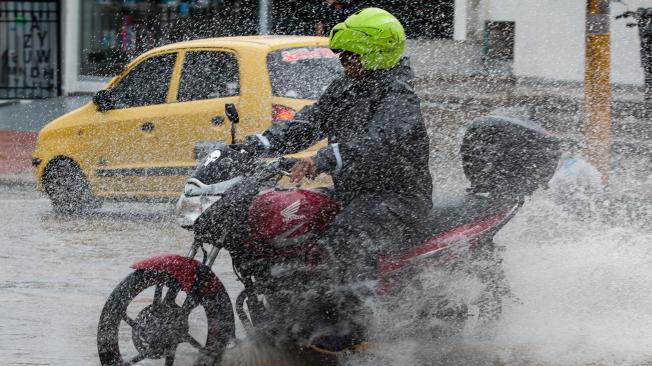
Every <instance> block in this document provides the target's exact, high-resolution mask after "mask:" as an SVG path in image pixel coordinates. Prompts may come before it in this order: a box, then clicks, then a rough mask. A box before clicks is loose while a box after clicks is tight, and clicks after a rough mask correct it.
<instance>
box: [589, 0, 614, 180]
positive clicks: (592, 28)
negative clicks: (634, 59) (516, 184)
mask: <svg viewBox="0 0 652 366" xmlns="http://www.w3.org/2000/svg"><path fill="white" fill-rule="evenodd" d="M610 56H611V52H610V36H609V0H587V2H586V54H585V57H586V60H585V74H584V101H585V117H584V118H585V120H584V127H583V133H584V138H585V140H586V156H587V158H588V160H589V162H591V164H593V165H594V166H595V167H596V168H597V169H598V170H599V171H600V173H601V174H602V179H603V181H604V182H605V183H607V182H608V180H609V171H610V166H611V145H612V142H611V82H610V71H611V65H610Z"/></svg>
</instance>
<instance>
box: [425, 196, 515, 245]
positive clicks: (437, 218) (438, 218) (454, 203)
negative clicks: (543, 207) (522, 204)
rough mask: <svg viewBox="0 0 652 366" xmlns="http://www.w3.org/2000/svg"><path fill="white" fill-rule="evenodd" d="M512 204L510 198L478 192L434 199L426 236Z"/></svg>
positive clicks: (494, 212)
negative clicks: (444, 198)
mask: <svg viewBox="0 0 652 366" xmlns="http://www.w3.org/2000/svg"><path fill="white" fill-rule="evenodd" d="M512 206H513V203H512V202H509V201H508V200H505V199H497V198H494V197H492V196H489V195H484V194H476V193H467V194H464V195H458V196H453V197H451V198H447V199H446V200H439V201H434V202H433V207H432V210H431V212H430V216H429V217H428V218H427V220H426V225H424V226H425V227H426V228H427V230H426V237H427V238H430V237H432V236H435V235H437V234H439V233H443V232H446V231H449V230H452V229H454V228H456V227H458V226H460V225H464V224H468V223H471V222H474V221H477V220H481V219H483V218H486V217H489V216H491V215H494V214H497V213H499V212H501V211H505V210H508V209H509V208H510V207H512ZM427 238H426V239H427Z"/></svg>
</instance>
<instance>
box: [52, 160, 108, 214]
mask: <svg viewBox="0 0 652 366" xmlns="http://www.w3.org/2000/svg"><path fill="white" fill-rule="evenodd" d="M43 186H44V188H45V193H46V194H47V195H48V196H49V197H50V201H51V202H52V208H53V209H54V211H56V212H59V213H66V214H72V213H80V212H84V211H88V210H92V209H97V208H99V207H100V206H101V204H102V201H100V200H98V199H96V198H94V197H93V195H92V193H91V189H90V186H89V185H88V181H87V180H86V176H85V175H84V173H83V172H82V171H81V170H80V169H79V167H78V166H77V165H76V164H75V163H73V162H72V161H70V160H64V159H59V160H55V161H53V162H51V163H50V164H49V165H48V167H47V169H46V171H45V173H44V176H43Z"/></svg>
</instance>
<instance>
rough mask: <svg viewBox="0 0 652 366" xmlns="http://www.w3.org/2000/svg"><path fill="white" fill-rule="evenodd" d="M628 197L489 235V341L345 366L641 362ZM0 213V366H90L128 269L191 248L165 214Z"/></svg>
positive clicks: (644, 276)
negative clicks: (493, 246) (494, 313)
mask: <svg viewBox="0 0 652 366" xmlns="http://www.w3.org/2000/svg"><path fill="white" fill-rule="evenodd" d="M460 187H461V185H460V184H459V183H458V184H452V183H451V185H445V184H442V185H440V186H439V187H438V189H440V190H441V191H442V192H444V191H446V190H451V191H454V190H460V189H461V188H460ZM634 198H635V199H630V200H629V201H627V202H621V203H614V204H613V206H612V207H611V208H610V209H609V211H608V212H607V213H606V214H597V213H593V214H592V213H588V214H587V212H578V211H573V209H569V207H566V206H565V205H562V204H560V203H559V202H558V200H557V199H556V198H555V197H554V195H553V193H552V192H550V191H546V192H539V193H537V194H536V195H534V196H533V197H532V198H531V199H530V200H528V202H527V203H526V205H525V206H524V207H523V210H522V212H521V213H519V214H518V215H517V217H516V218H515V219H514V220H513V221H512V222H510V223H509V224H508V225H507V226H506V227H505V228H504V229H503V230H502V231H501V232H500V233H499V234H498V235H497V237H496V242H497V243H498V244H499V245H500V246H502V247H504V252H503V258H504V262H503V263H504V266H505V270H506V274H507V277H508V280H509V282H510V283H511V286H512V291H513V293H514V296H515V298H514V299H513V300H510V301H508V302H507V303H506V307H505V309H504V311H503V316H502V318H501V320H500V321H499V322H498V323H497V324H496V325H495V329H492V336H491V337H489V338H484V339H481V340H479V339H475V338H470V339H466V340H463V342H461V344H457V345H455V346H454V347H453V348H443V349H442V348H439V346H438V345H434V344H431V343H428V342H425V343H424V342H423V341H422V340H419V339H412V340H410V339H409V338H408V339H406V340H405V341H401V342H393V343H391V344H385V345H383V346H382V347H381V348H377V349H372V350H371V352H370V353H369V354H366V355H361V356H356V357H353V358H352V359H350V360H348V361H347V362H346V364H347V365H354V366H360V365H405V366H407V365H439V364H442V365H486V364H487V363H488V362H491V363H492V364H496V365H523V364H528V365H546V366H547V365H573V366H574V365H628V366H629V365H649V362H650V361H651V360H652V337H650V331H649V330H650V329H652V292H650V291H649V285H650V283H652V250H651V249H650V243H652V232H651V231H650V218H651V217H652V206H651V205H650V202H651V201H650V197H649V195H646V194H643V195H640V196H638V197H634ZM0 202H1V203H2V206H1V207H2V211H1V212H0V215H1V216H2V219H1V222H2V227H1V229H0V243H1V246H2V251H1V252H0V286H1V291H0V309H1V312H0V360H1V361H2V363H3V364H10V365H97V364H99V361H98V358H97V351H96V349H97V348H96V342H95V337H96V327H97V321H98V318H99V315H100V312H101V309H102V306H103V304H104V301H105V300H106V298H107V296H108V295H109V293H110V292H111V290H112V289H113V288H114V287H115V286H116V284H118V283H119V282H120V281H121V280H122V279H123V278H124V277H125V276H126V275H127V274H129V273H130V269H129V265H130V264H131V263H133V262H134V261H136V260H138V259H142V258H144V257H147V256H150V255H154V254H159V253H164V252H168V253H180V254H183V253H185V251H186V250H187V248H188V244H189V242H190V240H191V233H190V232H188V231H186V230H183V229H181V228H179V227H178V226H177V225H176V223H175V222H174V220H173V216H172V209H173V207H172V205H170V204H144V203H107V204H105V206H104V207H103V208H102V209H101V210H100V211H99V212H98V213H96V214H94V215H92V216H90V217H74V216H72V217H71V216H57V215H55V214H54V213H53V212H52V210H51V208H50V204H49V202H48V200H47V199H46V198H44V197H42V196H40V195H39V194H37V193H35V192H34V191H33V188H32V187H30V186H7V185H0ZM217 263H218V264H217V265H216V266H215V267H214V268H213V269H214V271H215V272H216V273H217V275H218V276H219V277H220V278H221V279H222V280H223V281H224V283H225V285H226V286H227V289H228V291H229V294H230V295H231V298H232V299H235V296H236V295H237V293H238V290H239V288H240V286H239V284H238V283H237V282H236V281H235V278H234V276H233V274H232V272H231V268H230V262H229V259H228V256H227V255H226V254H221V255H220V257H219V258H218V262H217ZM406 300H407V301H410V302H413V303H415V304H417V303H418V302H419V301H421V300H422V298H421V297H415V298H410V299H406ZM384 321H385V322H387V319H384ZM387 323H388V324H393V320H392V319H390V320H389V322H387ZM238 326H239V325H238ZM403 330H405V329H403ZM238 333H239V334H240V335H241V333H242V332H241V331H239V332H238ZM378 336H379V337H380V338H382V337H383V334H379V335H378ZM139 364H140V363H139ZM142 364H145V365H149V364H152V365H153V364H157V363H146V362H143V363H142ZM158 364H161V361H158ZM176 364H177V365H179V364H191V363H190V362H187V361H185V360H183V359H181V360H180V362H177V363H176Z"/></svg>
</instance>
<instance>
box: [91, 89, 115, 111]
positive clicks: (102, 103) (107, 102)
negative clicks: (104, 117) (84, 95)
mask: <svg viewBox="0 0 652 366" xmlns="http://www.w3.org/2000/svg"><path fill="white" fill-rule="evenodd" d="M93 103H95V105H96V106H97V110H98V111H100V112H106V111H108V110H111V109H113V107H114V101H113V98H112V93H111V90H109V89H105V90H100V91H98V92H97V93H95V96H93Z"/></svg>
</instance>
